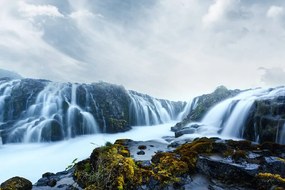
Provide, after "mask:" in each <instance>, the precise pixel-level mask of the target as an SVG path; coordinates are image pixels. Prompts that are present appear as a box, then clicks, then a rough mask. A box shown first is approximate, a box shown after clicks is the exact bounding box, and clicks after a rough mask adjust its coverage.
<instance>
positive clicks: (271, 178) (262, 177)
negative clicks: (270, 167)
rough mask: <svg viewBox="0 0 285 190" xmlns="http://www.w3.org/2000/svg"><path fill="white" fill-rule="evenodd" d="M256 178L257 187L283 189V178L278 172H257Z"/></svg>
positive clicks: (284, 179) (284, 182) (284, 186)
mask: <svg viewBox="0 0 285 190" xmlns="http://www.w3.org/2000/svg"><path fill="white" fill-rule="evenodd" d="M256 178H257V183H258V186H259V189H274V190H277V189H278V190H279V189H280V190H282V189H285V178H282V177H281V176H280V175H278V174H272V173H259V174H258V175H257V176H256Z"/></svg>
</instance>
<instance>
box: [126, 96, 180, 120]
mask: <svg viewBox="0 0 285 190" xmlns="http://www.w3.org/2000/svg"><path fill="white" fill-rule="evenodd" d="M129 95H130V97H131V105H130V116H131V120H132V123H133V124H134V125H157V124H161V123H167V122H170V121H172V120H176V119H177V117H178V114H179V112H177V111H175V108H174V107H173V105H172V104H171V103H170V101H167V100H158V99H155V98H152V97H150V96H148V95H144V94H139V93H136V92H134V91H129Z"/></svg>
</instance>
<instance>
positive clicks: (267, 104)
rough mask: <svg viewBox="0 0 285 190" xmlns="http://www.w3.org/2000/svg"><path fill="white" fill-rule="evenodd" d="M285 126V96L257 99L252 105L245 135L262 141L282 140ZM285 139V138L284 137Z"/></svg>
mask: <svg viewBox="0 0 285 190" xmlns="http://www.w3.org/2000/svg"><path fill="white" fill-rule="evenodd" d="M284 126H285V98H284V97H283V96H279V97H276V98H274V99H262V100H256V101H255V103H254V105H253V106H252V108H251V110H250V113H249V116H248V119H247V122H246V124H245V131H244V134H243V137H244V138H246V139H249V140H252V141H259V142H260V143H263V142H266V141H270V142H279V143H285V142H281V140H282V135H284V134H282V130H284ZM284 139H285V138H284Z"/></svg>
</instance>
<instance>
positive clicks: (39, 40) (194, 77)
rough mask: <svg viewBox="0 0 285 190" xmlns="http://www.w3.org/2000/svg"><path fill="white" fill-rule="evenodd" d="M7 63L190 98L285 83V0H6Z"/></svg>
mask: <svg viewBox="0 0 285 190" xmlns="http://www.w3.org/2000/svg"><path fill="white" fill-rule="evenodd" d="M0 68H2V69H7V70H12V71H15V72H17V73H20V74H21V75H22V76H25V77H31V78H45V79H51V80H54V81H74V82H85V83H90V82H96V81H106V82H110V83H115V84H122V85H124V86H125V87H126V88H127V89H133V90H136V91H140V92H143V93H147V94H150V95H152V96H156V97H160V98H168V99H173V100H177V99H182V100H184V99H186V100H187V99H189V97H192V96H195V95H199V94H202V93H207V92H210V91H212V90H214V89H215V88H216V87H217V86H219V85H225V86H227V87H228V88H241V89H244V88H252V87H258V86H266V87H267V86H270V87H274V86H277V85H284V84H285V1H284V0H270V1H269V0H136V1H134V0H80V1H79V0H60V1H59V0H1V1H0Z"/></svg>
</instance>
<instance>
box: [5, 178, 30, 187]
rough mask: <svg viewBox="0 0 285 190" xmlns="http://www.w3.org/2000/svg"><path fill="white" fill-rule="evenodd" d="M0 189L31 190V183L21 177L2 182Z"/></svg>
mask: <svg viewBox="0 0 285 190" xmlns="http://www.w3.org/2000/svg"><path fill="white" fill-rule="evenodd" d="M0 187H1V188H0V189H1V190H31V189H32V183H31V182H30V181H29V180H27V179H25V178H22V177H13V178H11V179H8V180H7V181H5V182H3V183H2V184H1V186H0Z"/></svg>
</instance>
